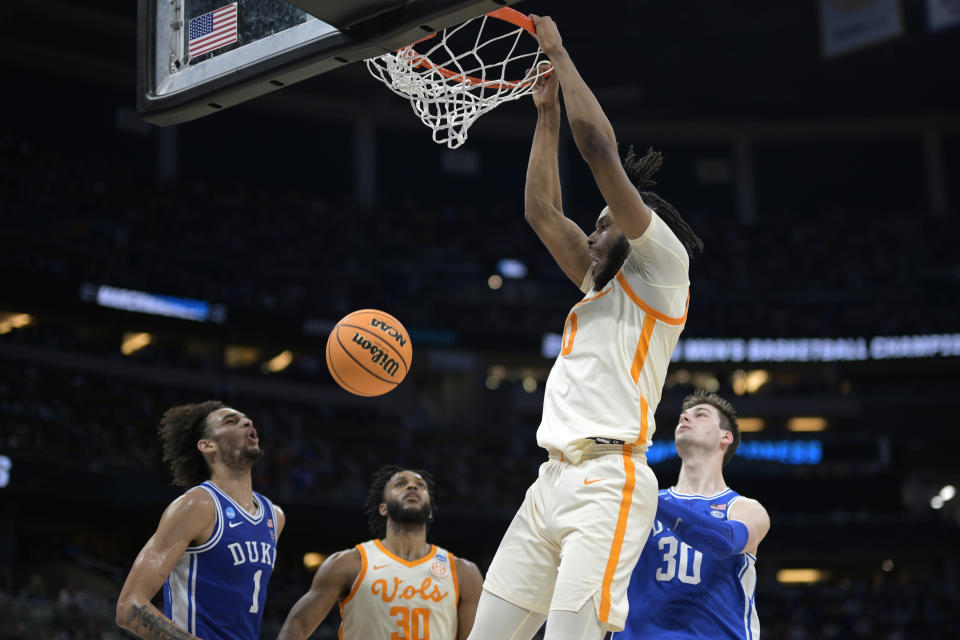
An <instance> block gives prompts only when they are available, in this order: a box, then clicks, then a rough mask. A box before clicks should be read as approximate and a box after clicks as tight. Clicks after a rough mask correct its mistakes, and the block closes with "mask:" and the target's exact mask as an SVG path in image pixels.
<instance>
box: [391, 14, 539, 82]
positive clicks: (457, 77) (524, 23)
mask: <svg viewBox="0 0 960 640" xmlns="http://www.w3.org/2000/svg"><path fill="white" fill-rule="evenodd" d="M487 16H488V17H490V18H496V19H497V20H502V21H504V22H509V23H510V24H512V25H514V26H517V27H520V28H521V29H523V30H524V31H526V32H527V33H529V34H530V35H533V36H536V35H537V28H536V26H535V25H534V24H533V20H531V19H530V18H528V17H527V16H526V15H525V14H522V13H520V12H519V11H517V10H516V9H511V8H510V7H501V8H500V9H497V10H496V11H491V12H490V13H488V14H487ZM436 35H437V34H436V33H431V34H430V35H428V36H425V37H423V38H420V39H419V40H417V41H416V42H412V43H410V44H408V45H407V46H406V47H404V49H410V48H411V47H413V45H415V44H420V43H421V42H425V41H427V40H429V39H430V38H433V37H436ZM414 53H416V52H415V51H414ZM417 56H418V57H417V58H414V60H413V67H414V68H417V67H426V68H427V69H433V70H434V71H436V72H437V73H439V74H440V75H442V76H443V77H444V78H447V79H448V80H453V81H455V82H463V83H465V84H471V85H472V84H484V81H483V79H481V78H476V77H474V76H468V75H465V74H462V73H458V72H457V71H451V70H450V69H447V68H446V67H441V66H440V65H437V64H434V63H433V62H431V61H430V58H428V57H427V56H425V55H421V54H417ZM552 72H553V71H552V69H551V70H550V71H548V72H547V73H552ZM531 82H532V81H531V80H526V79H524V80H505V81H503V82H497V83H494V84H491V83H489V82H488V83H486V86H487V87H489V88H490V89H497V90H499V89H512V88H514V87H517V86H526V85H528V84H530V83H531Z"/></svg>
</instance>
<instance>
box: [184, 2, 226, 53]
mask: <svg viewBox="0 0 960 640" xmlns="http://www.w3.org/2000/svg"><path fill="white" fill-rule="evenodd" d="M189 37H190V46H189V54H190V57H191V58H195V57H197V56H200V55H203V54H205V53H209V52H211V51H213V50H214V49H219V48H220V47H222V46H225V45H228V44H233V43H234V42H236V41H237V3H236V2H234V3H233V4H228V5H227V6H225V7H220V8H219V9H216V10H214V11H210V12H208V13H205V14H203V15H202V16H197V17H196V18H194V19H193V20H191V21H190V34H189Z"/></svg>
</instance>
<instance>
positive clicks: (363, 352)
mask: <svg viewBox="0 0 960 640" xmlns="http://www.w3.org/2000/svg"><path fill="white" fill-rule="evenodd" d="M412 356H413V345H411V344H410V335H409V334H408V333H407V330H406V329H404V327H403V325H402V324H400V321H399V320H397V319H396V318H394V317H393V316H392V315H390V314H389V313H384V312H383V311H378V310H376V309H361V310H359V311H354V312H353V313H350V314H347V315H346V316H344V318H343V319H342V320H340V322H338V323H337V326H335V327H334V328H333V331H332V332H331V333H330V338H329V339H328V340H327V368H328V369H330V375H331V376H333V379H334V380H335V381H336V383H337V384H338V385H340V386H341V387H343V389H344V390H346V391H349V392H350V393H353V394H355V395H358V396H368V397H369V396H380V395H383V394H385V393H387V392H388V391H391V390H392V389H394V388H396V386H397V385H398V384H400V382H401V381H402V380H403V378H404V377H405V376H406V375H407V372H408V371H409V370H410V361H411V358H412Z"/></svg>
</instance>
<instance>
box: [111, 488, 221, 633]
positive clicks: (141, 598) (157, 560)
mask: <svg viewBox="0 0 960 640" xmlns="http://www.w3.org/2000/svg"><path fill="white" fill-rule="evenodd" d="M215 522H216V512H215V507H214V504H213V499H212V498H211V497H210V496H209V494H207V493H206V492H205V491H190V492H187V493H186V494H184V495H182V496H181V497H179V498H177V499H176V500H174V501H173V502H172V503H171V504H170V506H168V507H167V509H166V510H165V511H164V512H163V516H162V517H161V518H160V524H159V525H158V526H157V531H156V533H154V534H153V536H152V537H151V538H150V539H149V540H147V543H146V544H145V545H144V547H143V549H142V550H141V551H140V553H139V554H138V555H137V559H136V560H134V562H133V567H131V569H130V573H129V574H128V575H127V580H126V582H124V584H123V589H122V590H121V591H120V597H119V599H118V600H117V619H116V621H117V626H119V627H122V628H123V629H126V630H127V631H129V632H131V633H133V634H134V635H136V636H137V637H139V638H143V639H144V640H196V636H194V635H192V634H190V633H187V632H186V631H184V630H183V629H181V628H180V627H178V626H176V625H175V624H174V623H173V622H172V621H171V620H170V619H169V618H167V617H166V616H164V615H163V614H162V613H161V612H160V611H159V610H158V609H157V608H156V607H155V606H153V604H151V600H153V597H154V596H155V595H156V594H157V592H158V591H159V590H160V587H162V586H163V582H164V580H166V579H167V576H169V575H170V572H171V571H172V570H173V567H174V566H175V565H176V563H177V561H178V560H180V557H181V556H182V555H183V552H184V551H185V550H186V548H187V547H189V546H190V545H191V544H194V543H197V542H202V541H203V540H204V539H205V538H207V537H209V536H210V534H211V533H212V529H213V526H214V524H215Z"/></svg>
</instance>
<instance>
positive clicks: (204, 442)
mask: <svg viewBox="0 0 960 640" xmlns="http://www.w3.org/2000/svg"><path fill="white" fill-rule="evenodd" d="M197 449H199V450H200V453H213V452H214V451H216V450H217V444H216V443H215V442H214V441H213V440H209V439H207V438H203V439H201V440H197Z"/></svg>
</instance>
